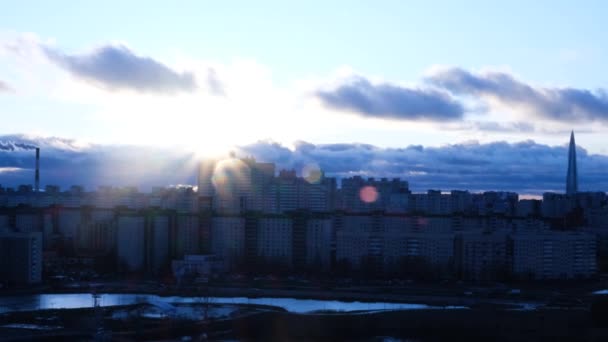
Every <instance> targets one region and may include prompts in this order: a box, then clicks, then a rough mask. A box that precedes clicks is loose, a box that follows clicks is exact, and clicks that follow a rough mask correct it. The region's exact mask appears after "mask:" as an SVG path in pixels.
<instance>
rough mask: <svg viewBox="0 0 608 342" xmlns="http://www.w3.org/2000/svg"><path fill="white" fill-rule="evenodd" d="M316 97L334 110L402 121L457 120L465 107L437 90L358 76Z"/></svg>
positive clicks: (323, 91) (318, 92)
mask: <svg viewBox="0 0 608 342" xmlns="http://www.w3.org/2000/svg"><path fill="white" fill-rule="evenodd" d="M316 96H317V97H318V98H319V99H320V100H321V102H322V103H323V104H325V105H326V106H328V107H330V108H335V109H339V110H349V111H354V112H356V113H359V114H361V115H363V116H369V117H379V118H389V119H401V120H429V121H439V120H441V121H443V120H457V119H460V118H462V116H463V113H464V108H463V106H462V105H461V104H460V103H458V102H457V101H455V100H454V99H453V98H452V97H451V96H450V95H449V94H447V93H444V92H440V91H437V90H433V89H422V88H405V87H401V86H397V85H392V84H389V83H382V84H372V83H371V82H370V81H369V80H367V79H365V78H363V77H360V76H355V77H352V78H350V79H348V80H343V82H342V83H341V84H340V85H338V86H337V87H336V88H334V89H329V90H318V91H317V92H316Z"/></svg>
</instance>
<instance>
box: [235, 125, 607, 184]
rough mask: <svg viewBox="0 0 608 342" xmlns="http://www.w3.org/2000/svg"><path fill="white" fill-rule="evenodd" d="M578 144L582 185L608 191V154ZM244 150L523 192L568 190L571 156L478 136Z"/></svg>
mask: <svg viewBox="0 0 608 342" xmlns="http://www.w3.org/2000/svg"><path fill="white" fill-rule="evenodd" d="M566 137H567V135H566ZM566 140H567V139H566ZM578 149H579V151H578V153H577V157H578V162H579V176H580V184H581V188H582V189H583V190H589V191H606V190H607V189H608V175H606V174H605V172H604V171H603V170H605V168H607V167H608V156H602V155H591V154H588V153H587V151H586V150H585V149H583V148H580V147H579V148H578ZM239 154H242V155H252V156H254V157H256V158H258V159H260V160H267V161H273V162H276V163H277V164H278V165H279V166H280V167H283V168H295V169H296V170H298V171H299V170H302V169H304V168H305V166H306V165H310V164H316V165H319V166H320V167H321V169H323V170H324V171H326V173H327V174H328V175H331V176H336V177H350V176H353V175H362V176H368V177H401V178H404V179H406V180H408V181H409V182H410V187H411V188H412V189H414V190H415V191H426V190H427V189H443V190H451V189H462V190H471V191H484V190H506V191H517V192H520V193H523V194H541V193H542V192H544V191H560V192H561V191H563V188H564V186H565V175H566V167H567V156H568V152H567V148H566V146H565V145H564V146H548V145H543V144H539V143H536V142H534V141H523V142H519V143H507V142H493V143H486V144H481V143H478V142H475V141H472V142H466V143H460V144H453V145H445V146H441V147H423V146H420V145H410V146H407V147H404V148H380V147H376V146H373V145H368V144H324V145H315V144H310V143H306V142H299V143H296V144H295V149H294V150H290V149H288V148H286V147H284V146H281V145H279V144H277V143H272V142H259V143H256V144H252V145H248V146H243V147H241V150H240V151H239ZM583 184H584V185H583Z"/></svg>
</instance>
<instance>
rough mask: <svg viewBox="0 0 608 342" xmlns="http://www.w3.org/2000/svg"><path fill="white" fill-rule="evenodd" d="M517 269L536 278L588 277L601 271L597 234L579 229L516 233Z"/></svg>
mask: <svg viewBox="0 0 608 342" xmlns="http://www.w3.org/2000/svg"><path fill="white" fill-rule="evenodd" d="M512 239H513V272H514V273H515V274H517V275H520V276H523V277H530V278H535V279H571V278H578V277H580V278H587V277H590V276H592V275H594V274H595V273H596V271H597V265H596V237H595V236H594V235H593V234H590V233H586V232H578V231H538V232H517V233H515V234H513V236H512Z"/></svg>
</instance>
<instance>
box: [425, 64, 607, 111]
mask: <svg viewBox="0 0 608 342" xmlns="http://www.w3.org/2000/svg"><path fill="white" fill-rule="evenodd" d="M427 81H428V82H430V83H432V84H433V85H435V86H438V87H441V88H444V89H446V90H448V91H450V92H452V93H454V94H456V95H466V96H471V97H481V98H484V99H486V100H493V101H490V102H491V103H490V104H492V102H493V103H496V104H498V105H500V106H505V107H511V108H515V109H524V110H525V111H526V112H527V113H529V114H534V115H538V116H540V117H543V118H549V119H553V120H556V121H566V122H575V121H578V120H591V121H594V120H599V121H608V94H607V93H606V91H605V90H601V89H600V90H597V91H595V92H593V91H590V90H587V89H576V88H545V87H535V86H532V85H529V84H526V83H524V82H522V81H520V80H518V79H516V78H515V77H513V76H512V75H510V74H508V73H504V72H495V71H490V72H485V73H472V72H469V71H467V70H464V69H461V68H444V69H439V70H435V71H433V72H432V73H431V74H430V76H428V77H427Z"/></svg>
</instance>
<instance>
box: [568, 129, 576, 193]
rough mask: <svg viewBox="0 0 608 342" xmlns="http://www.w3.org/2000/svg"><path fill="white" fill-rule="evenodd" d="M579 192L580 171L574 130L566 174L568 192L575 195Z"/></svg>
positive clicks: (571, 134)
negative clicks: (577, 165)
mask: <svg viewBox="0 0 608 342" xmlns="http://www.w3.org/2000/svg"><path fill="white" fill-rule="evenodd" d="M577 192H578V173H577V171H576V143H575V142H574V131H572V133H570V146H569V147H568V173H567V174H566V194H568V195H573V194H576V193H577Z"/></svg>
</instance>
